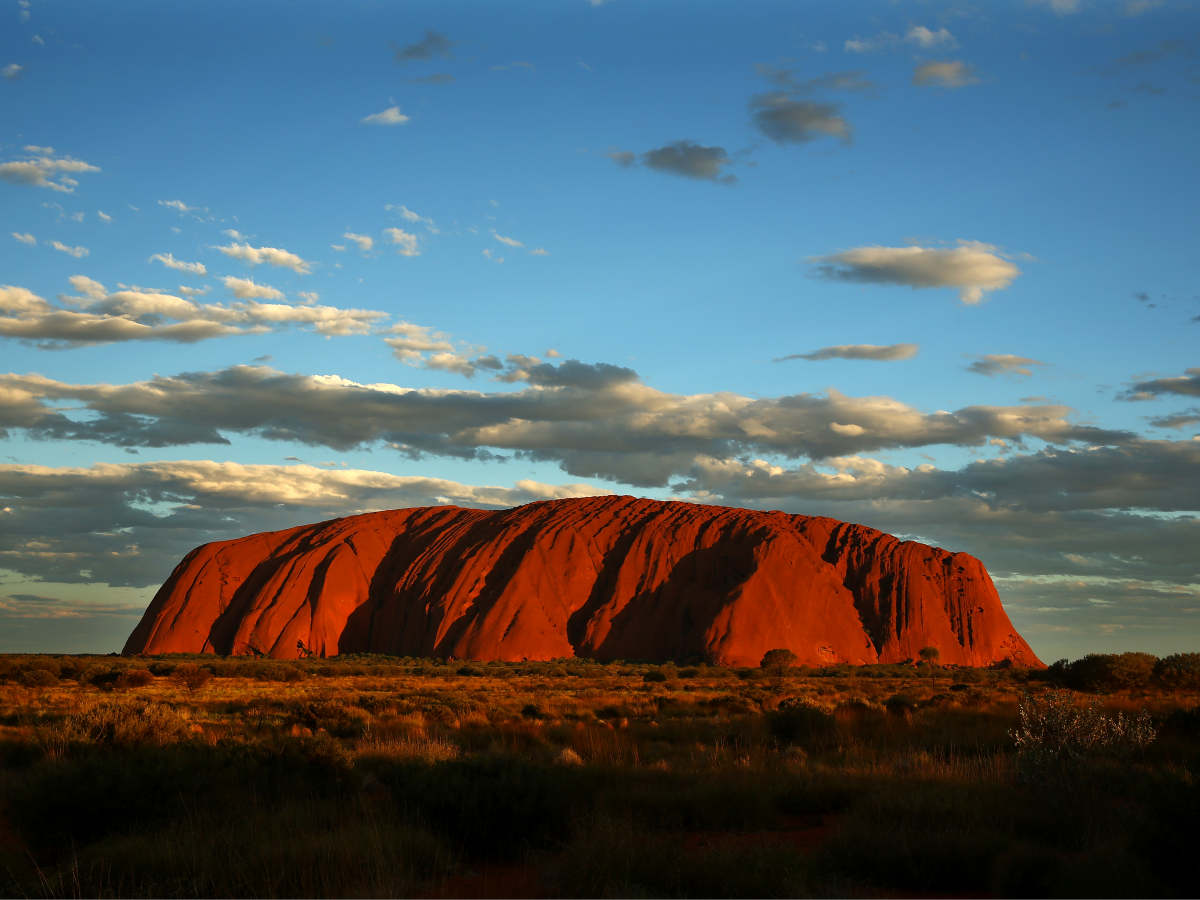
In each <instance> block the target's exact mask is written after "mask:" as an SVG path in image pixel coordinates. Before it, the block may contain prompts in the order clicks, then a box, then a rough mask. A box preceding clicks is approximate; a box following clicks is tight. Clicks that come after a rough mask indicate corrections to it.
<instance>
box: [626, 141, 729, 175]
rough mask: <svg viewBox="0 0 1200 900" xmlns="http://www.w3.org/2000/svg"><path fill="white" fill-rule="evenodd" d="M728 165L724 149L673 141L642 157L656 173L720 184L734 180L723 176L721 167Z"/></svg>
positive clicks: (645, 163) (648, 151)
mask: <svg viewBox="0 0 1200 900" xmlns="http://www.w3.org/2000/svg"><path fill="white" fill-rule="evenodd" d="M609 158H610V159H611V158H612V154H609ZM617 161H618V162H620V161H619V160H617ZM731 162H732V160H730V158H729V154H728V153H726V152H725V148H724V147H705V146H703V145H701V144H698V143H696V142H695V141H688V140H683V141H672V142H671V143H669V144H666V145H664V146H662V147H659V148H658V149H656V150H647V151H646V152H645V153H643V154H642V164H643V165H645V166H646V167H647V168H649V169H654V170H655V171H656V172H666V173H667V174H669V175H680V176H682V177H684V178H697V179H701V180H703V181H716V182H720V183H721V184H733V183H734V182H735V181H737V177H736V176H734V175H729V174H722V170H723V169H724V167H725V166H728V165H729V164H730V163H731Z"/></svg>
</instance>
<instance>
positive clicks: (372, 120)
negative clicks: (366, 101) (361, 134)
mask: <svg viewBox="0 0 1200 900" xmlns="http://www.w3.org/2000/svg"><path fill="white" fill-rule="evenodd" d="M358 121H359V123H360V124H362V125H403V124H404V123H405V122H407V121H408V116H406V115H404V114H402V113H401V112H400V107H398V106H389V107H388V108H387V109H385V110H384V111H383V112H377V113H372V114H371V115H369V116H363V117H362V118H361V119H359V120H358Z"/></svg>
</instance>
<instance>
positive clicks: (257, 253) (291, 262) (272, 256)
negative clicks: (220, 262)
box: [214, 243, 313, 275]
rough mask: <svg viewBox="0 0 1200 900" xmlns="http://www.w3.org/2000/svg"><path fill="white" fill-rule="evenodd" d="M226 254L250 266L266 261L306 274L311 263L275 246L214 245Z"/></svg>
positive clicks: (310, 267) (309, 269)
mask: <svg viewBox="0 0 1200 900" xmlns="http://www.w3.org/2000/svg"><path fill="white" fill-rule="evenodd" d="M214 249H216V250H220V251H221V252H222V253H224V254H225V255H226V256H229V257H232V258H233V259H240V260H242V261H243V262H246V263H248V264H249V265H252V266H257V265H261V264H262V263H268V264H269V265H272V266H277V267H279V268H282V269H291V270H292V271H293V272H296V273H297V274H300V275H307V274H308V273H309V272H310V271H311V270H312V266H313V264H312V263H310V262H305V261H304V260H303V259H301V258H300V257H299V256H297V255H296V254H295V253H289V252H288V251H287V250H280V249H279V248H277V247H251V246H250V245H249V244H237V243H234V244H230V245H229V246H228V247H216V248H214Z"/></svg>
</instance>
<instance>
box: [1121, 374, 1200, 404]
mask: <svg viewBox="0 0 1200 900" xmlns="http://www.w3.org/2000/svg"><path fill="white" fill-rule="evenodd" d="M1184 371H1185V374H1183V375H1176V376H1174V377H1171V378H1154V379H1151V380H1149V381H1138V382H1135V383H1134V384H1133V386H1132V387H1130V388H1129V390H1127V391H1125V392H1124V393H1123V394H1121V395H1120V397H1119V399H1121V400H1157V399H1159V398H1160V397H1162V396H1163V395H1164V394H1172V395H1176V396H1183V397H1200V367H1197V368H1192V369H1185V370H1184Z"/></svg>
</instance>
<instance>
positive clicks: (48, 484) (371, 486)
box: [0, 460, 611, 614]
mask: <svg viewBox="0 0 1200 900" xmlns="http://www.w3.org/2000/svg"><path fill="white" fill-rule="evenodd" d="M608 493H611V491H609V490H608V489H606V488H596V487H593V486H592V485H588V484H578V483H576V484H562V485H551V484H544V483H541V482H537V481H532V480H520V481H518V482H516V484H515V486H513V487H492V486H475V485H466V484H460V483H458V482H454V481H447V480H445V479H440V478H425V477H419V476H400V475H392V474H389V473H386V472H375V471H370V470H364V469H349V468H340V469H334V470H328V469H320V468H317V467H315V466H307V465H289V466H282V465H281V466H272V465H242V464H239V463H218V462H209V461H205V460H201V461H179V462H154V463H130V464H124V465H112V464H103V463H100V464H96V465H92V466H90V467H87V468H52V467H48V466H25V465H3V466H0V494H3V495H4V497H5V500H4V504H5V507H4V509H3V512H0V517H2V521H3V522H4V528H3V529H0V564H3V566H4V568H6V569H9V570H12V571H17V572H20V573H21V574H23V575H25V576H27V577H29V578H37V579H45V580H47V581H52V582H58V583H68V584H69V583H83V582H87V583H96V582H100V583H107V584H110V585H119V586H138V587H141V586H147V585H157V584H159V583H161V582H162V581H163V580H165V579H166V577H167V576H168V575H169V574H170V572H171V569H172V568H174V566H175V565H176V564H178V562H179V560H180V559H182V558H183V556H184V555H185V554H186V553H187V552H188V551H189V550H191V549H192V548H193V547H195V546H196V545H198V544H201V543H205V542H207V541H212V540H221V539H228V538H233V537H238V536H241V535H243V534H246V533H253V532H256V531H264V530H273V529H278V528H286V527H291V526H295V525H300V524H304V523H307V522H312V521H314V520H320V519H324V518H331V517H340V516H345V515H352V514H355V513H360V512H369V511H373V510H380V509H394V508H397V507H410V506H438V505H445V504H447V503H453V504H456V505H458V506H467V507H474V508H486V509H499V508H506V507H510V506H514V505H517V504H521V503H529V502H531V501H534V500H551V499H559V498H564V497H588V496H594V495H597V494H608ZM146 503H151V504H157V505H158V506H159V507H160V509H159V510H158V511H157V514H156V513H153V512H149V511H148V510H147V509H146V508H145V504H146ZM85 573H86V574H85ZM3 602H4V599H3V598H0V604H2V603H3ZM10 602H13V603H25V604H33V603H38V604H42V603H45V601H42V600H30V599H28V598H23V599H17V600H15V601H14V600H11V598H10ZM134 614H136V612H135V613H134Z"/></svg>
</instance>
